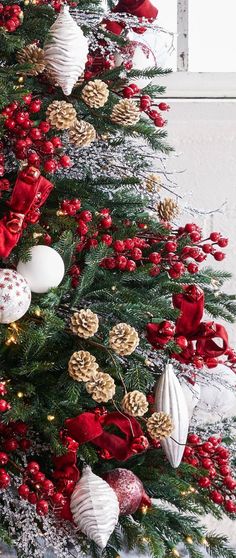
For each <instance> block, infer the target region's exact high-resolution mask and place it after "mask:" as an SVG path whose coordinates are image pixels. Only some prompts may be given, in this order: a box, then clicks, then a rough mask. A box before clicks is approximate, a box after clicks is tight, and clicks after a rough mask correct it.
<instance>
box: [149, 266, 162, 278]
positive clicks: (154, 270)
mask: <svg viewBox="0 0 236 558" xmlns="http://www.w3.org/2000/svg"><path fill="white" fill-rule="evenodd" d="M160 273H161V268H160V267H158V265H154V266H153V267H152V268H151V269H150V271H149V275H150V276H151V277H157V275H159V274H160Z"/></svg>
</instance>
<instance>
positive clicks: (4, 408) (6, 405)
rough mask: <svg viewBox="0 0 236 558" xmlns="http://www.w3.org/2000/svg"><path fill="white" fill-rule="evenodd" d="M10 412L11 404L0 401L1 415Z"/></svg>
mask: <svg viewBox="0 0 236 558" xmlns="http://www.w3.org/2000/svg"><path fill="white" fill-rule="evenodd" d="M8 410H9V403H8V402H7V401H6V400H5V399H0V413H5V411H8Z"/></svg>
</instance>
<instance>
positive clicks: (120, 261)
mask: <svg viewBox="0 0 236 558" xmlns="http://www.w3.org/2000/svg"><path fill="white" fill-rule="evenodd" d="M127 261H128V260H127V258H126V257H125V256H117V258H116V267H118V269H120V271H124V270H125V269H126V266H127Z"/></svg>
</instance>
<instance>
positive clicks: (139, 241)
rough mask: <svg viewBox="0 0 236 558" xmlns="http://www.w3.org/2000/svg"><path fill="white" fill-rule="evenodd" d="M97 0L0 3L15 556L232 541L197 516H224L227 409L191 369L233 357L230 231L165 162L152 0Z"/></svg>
mask: <svg viewBox="0 0 236 558" xmlns="http://www.w3.org/2000/svg"><path fill="white" fill-rule="evenodd" d="M108 4H109V9H107V10H106V12H105V13H104V11H103V3H102V2H100V1H99V0H91V1H90V0H80V1H79V3H78V5H76V2H68V3H65V4H62V2H61V0H51V1H50V0H32V1H31V0H25V1H24V2H23V1H15V2H12V1H11V0H7V1H4V2H2V3H1V4H0V39H1V40H0V56H1V65H0V110H1V115H0V132H1V143H0V174H1V178H0V194H1V212H0V257H1V268H0V323H1V325H0V338H1V345H0V363H1V382H0V394H1V399H0V412H1V422H0V488H1V492H0V502H1V510H0V522H1V523H0V537H1V540H3V541H5V542H6V543H7V544H11V545H12V546H13V547H14V548H15V550H16V552H17V556H18V557H22V558H28V557H32V558H33V557H35V558H36V557H43V556H46V553H47V552H48V551H49V552H51V554H50V555H52V556H55V557H57V558H62V557H68V556H69V555H71V556H78V555H80V554H84V555H85V554H87V555H92V556H100V555H101V553H102V555H103V556H104V557H107V558H108V557H109V558H113V557H114V558H115V557H117V556H118V555H119V553H120V552H121V551H122V550H135V551H136V552H139V553H141V554H151V555H152V556H154V557H155V558H164V557H172V556H175V557H178V556H181V553H182V552H186V549H187V552H188V554H189V556H191V557H192V558H201V556H204V555H205V549H206V548H207V549H208V551H209V553H210V555H211V556H213V557H217V558H218V557H219V556H223V557H225V558H233V557H235V556H236V552H234V551H233V550H232V549H231V548H230V546H229V544H228V541H227V540H226V539H225V538H224V537H223V536H222V537H221V536H218V535H215V534H212V533H208V532H206V529H205V527H204V514H206V513H212V514H213V515H214V516H215V517H217V518H220V517H221V516H222V514H226V515H228V516H229V517H230V518H234V517H235V513H236V500H235V493H234V491H235V487H236V480H235V479H234V477H233V472H232V469H233V460H232V454H231V450H230V444H231V442H232V439H231V434H230V432H231V430H230V426H231V423H230V422H229V423H227V425H226V426H225V431H224V432H220V433H219V434H218V435H217V436H216V435H215V429H214V428H213V431H212V432H209V429H205V430H204V429H203V431H202V432H201V433H199V432H198V429H197V428H195V427H193V426H191V425H190V421H191V416H192V412H193V407H194V405H195V402H196V399H197V397H198V392H197V390H198V386H199V381H200V380H201V379H203V380H204V382H206V383H210V382H211V381H212V378H214V370H216V371H217V370H218V367H219V365H221V367H222V370H227V368H226V367H228V370H232V371H234V367H235V362H236V355H235V353H234V351H233V349H232V348H231V347H230V346H229V341H228V336H227V331H226V329H225V327H224V326H223V325H222V323H221V321H220V320H222V319H224V320H228V321H230V322H233V321H234V317H235V315H236V304H235V297H234V296H232V295H227V294H226V293H224V292H223V291H222V290H221V287H222V286H223V284H224V281H225V280H227V279H228V278H229V277H230V274H228V273H225V272H223V271H222V270H220V268H219V269H218V267H217V268H216V266H215V267H214V269H212V268H211V267H210V265H209V266H208V264H207V266H206V263H205V260H206V259H209V260H211V258H213V259H214V260H216V262H220V261H221V260H223V258H224V255H225V254H224V251H222V249H224V248H225V247H226V246H227V242H228V241H227V239H226V238H224V237H223V236H222V235H221V234H220V232H218V231H217V232H215V231H212V232H211V233H210V235H209V238H207V239H204V238H203V237H202V231H201V229H200V228H199V226H198V224H197V223H193V222H188V223H186V224H185V226H181V227H180V226H179V225H178V212H179V211H180V208H179V207H178V198H177V196H176V195H175V193H174V192H173V191H172V190H171V189H170V187H169V184H168V183H166V182H165V173H163V174H160V173H159V174H158V173H157V170H156V169H157V168H158V166H159V167H160V166H161V158H160V155H161V156H162V155H163V154H168V153H169V152H170V151H171V147H169V146H168V143H167V140H166V129H165V124H166V120H165V111H167V110H168V109H169V107H168V105H167V104H166V103H165V102H163V101H161V95H162V94H163V93H164V87H163V86H162V84H161V78H162V75H163V74H166V71H164V70H162V69H161V68H158V67H157V64H156V63H155V56H154V55H153V53H152V50H151V48H150V47H149V46H148V45H147V43H146V42H145V40H144V36H145V31H146V29H151V28H153V27H155V26H156V27H157V26H158V17H157V16H158V11H157V9H156V8H155V7H154V6H153V5H152V3H151V2H150V1H149V0H138V1H137V0H119V1H118V3H117V2H113V0H111V1H109V2H108ZM153 78H155V80H154V81H155V84H153V83H152V80H153ZM159 78H160V79H159ZM157 82H158V85H157V84H156V83H157ZM215 320H217V321H215ZM218 320H219V321H218ZM210 372H211V373H210ZM222 381H224V378H222ZM222 438H223V439H222ZM201 516H203V517H201Z"/></svg>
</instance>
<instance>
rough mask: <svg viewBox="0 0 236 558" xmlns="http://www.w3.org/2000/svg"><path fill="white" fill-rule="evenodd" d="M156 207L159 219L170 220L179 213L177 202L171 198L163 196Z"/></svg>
mask: <svg viewBox="0 0 236 558" xmlns="http://www.w3.org/2000/svg"><path fill="white" fill-rule="evenodd" d="M156 208H157V212H158V215H159V217H160V219H162V220H163V221H171V220H172V219H174V217H176V216H177V215H178V213H179V207H178V204H177V202H176V201H174V200H173V199H172V198H165V199H164V200H162V201H160V202H159V203H158V204H157V206H156Z"/></svg>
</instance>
